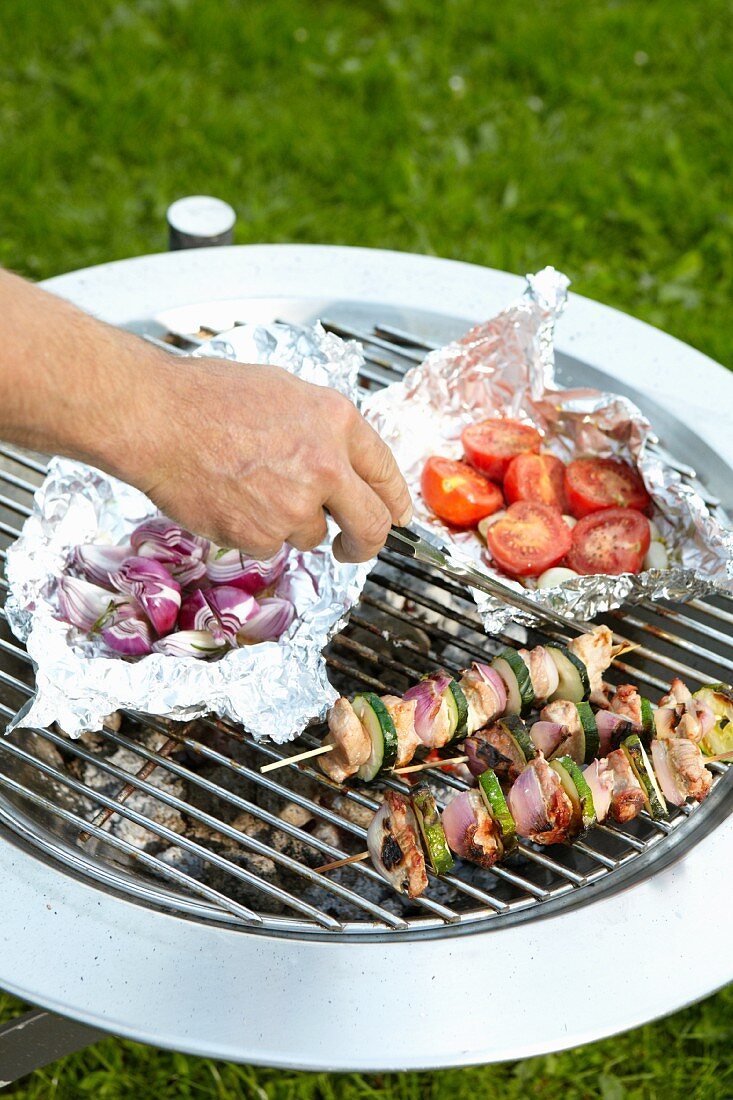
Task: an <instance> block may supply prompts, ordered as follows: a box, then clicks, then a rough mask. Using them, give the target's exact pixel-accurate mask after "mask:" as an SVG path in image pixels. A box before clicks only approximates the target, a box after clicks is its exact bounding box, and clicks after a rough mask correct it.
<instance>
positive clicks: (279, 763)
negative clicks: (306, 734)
mask: <svg viewBox="0 0 733 1100" xmlns="http://www.w3.org/2000/svg"><path fill="white" fill-rule="evenodd" d="M335 748H336V746H335V745H319V746H318V748H317V749H308V751H307V752H299V753H296V755H295V756H285V757H284V758H283V759H282V760H271V761H270V763H269V764H263V765H262V767H261V768H260V771H261V772H274V771H275V770H276V769H277V768H285V767H287V765H288V764H297V763H298V762H299V761H300V760H310V759H311V757H313V756H321V755H322V754H323V753H326V752H332V751H333V749H335Z"/></svg>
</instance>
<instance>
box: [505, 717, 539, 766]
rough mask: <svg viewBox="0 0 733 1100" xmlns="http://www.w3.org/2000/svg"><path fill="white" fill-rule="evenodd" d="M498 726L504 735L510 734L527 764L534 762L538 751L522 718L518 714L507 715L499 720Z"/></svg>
mask: <svg viewBox="0 0 733 1100" xmlns="http://www.w3.org/2000/svg"><path fill="white" fill-rule="evenodd" d="M496 725H497V726H501V728H502V729H503V730H504V733H508V734H509V736H510V737H511V738H512V739H513V740H514V742H515V743H516V745H517V748H518V749H519V751H520V752H521V754H522V756H523V757H524V759H525V761H526V762H527V763H529V762H530V760H534V758H535V756H536V755H537V749H536V748H535V746H534V742H533V740H532V738H531V737H530V736H529V731H528V730H527V727H526V726H525V724H524V722H523V721H522V719H521V718H519V717H518V716H517V715H516V714H505V715H504V717H503V718H499V719H497V722H496Z"/></svg>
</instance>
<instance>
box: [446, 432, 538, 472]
mask: <svg viewBox="0 0 733 1100" xmlns="http://www.w3.org/2000/svg"><path fill="white" fill-rule="evenodd" d="M541 442H542V436H541V435H540V433H539V432H538V431H537V429H536V428H533V427H531V426H530V425H529V424H522V423H521V421H519V420H509V419H498V418H497V419H495V420H482V421H481V423H480V424H471V425H469V427H468V428H464V429H463V433H462V435H461V443H462V444H463V450H464V451H465V452H466V458H467V459H468V461H469V462H470V463H471V465H472V466H475V467H476V469H477V470H480V471H481V473H483V474H486V476H487V477H490V478H492V479H493V480H494V481H502V480H503V477H504V474H505V473H506V468H507V466H508V465H509V463H510V462H511V460H512V459H513V458H514V456H515V455H521V454H525V453H526V452H527V451H538V450H539V449H540V443H541Z"/></svg>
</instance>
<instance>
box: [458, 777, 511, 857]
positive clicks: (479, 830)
mask: <svg viewBox="0 0 733 1100" xmlns="http://www.w3.org/2000/svg"><path fill="white" fill-rule="evenodd" d="M443 829H444V831H445V838H446V840H447V841H448V846H449V847H450V848H451V849H452V850H453V851H454V852H455V854H456V855H457V856H461V857H462V858H463V859H469V860H471V862H472V863H478V864H479V865H480V866H481V867H493V865H494V864H495V863H496V861H497V860H498V859H500V858H501V856H502V854H503V848H502V844H501V838H500V836H499V834H498V830H497V827H496V825H495V824H494V819H493V818H492V817H491V815H490V813H489V811H488V810H487V809H486V806H485V805H484V801H483V799H482V797H481V795H480V794H479V792H478V791H461V793H460V794H458V795H456V797H455V798H453V799H451V801H450V802H449V803H448V805H447V806H446V807H445V809H444V810H443Z"/></svg>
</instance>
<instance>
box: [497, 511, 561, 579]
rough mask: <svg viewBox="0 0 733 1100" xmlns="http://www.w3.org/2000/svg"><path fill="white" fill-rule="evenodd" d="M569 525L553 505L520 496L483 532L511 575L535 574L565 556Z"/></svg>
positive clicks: (498, 558)
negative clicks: (520, 497) (551, 506)
mask: <svg viewBox="0 0 733 1100" xmlns="http://www.w3.org/2000/svg"><path fill="white" fill-rule="evenodd" d="M570 542H571V537H570V528H569V527H568V525H567V524H566V523H565V520H564V519H563V518H562V516H561V515H560V513H559V512H558V511H557V510H556V509H555V508H550V507H548V506H547V505H546V504H537V503H535V502H533V501H528V500H520V501H518V502H517V503H516V504H512V505H510V507H509V508H507V511H506V515H505V516H502V518H501V519H498V520H497V521H496V523H492V525H491V527H489V529H488V530H487V532H486V545H487V546H488V548H489V550H490V551H491V556H492V557H493V559H494V561H495V562H496V564H497V565H499V566H500V567H501V568H502V569H503V570H504V572H505V573H509V574H511V576H513V577H537V576H539V574H540V573H544V571H545V569H549V568H550V567H551V566H553V565H557V563H558V562H559V561H560V560H561V559H562V558H564V557H565V555H566V554H567V552H568V550H569V549H570Z"/></svg>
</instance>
